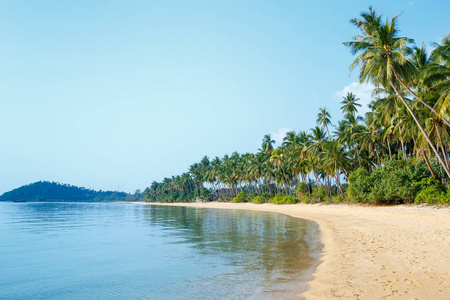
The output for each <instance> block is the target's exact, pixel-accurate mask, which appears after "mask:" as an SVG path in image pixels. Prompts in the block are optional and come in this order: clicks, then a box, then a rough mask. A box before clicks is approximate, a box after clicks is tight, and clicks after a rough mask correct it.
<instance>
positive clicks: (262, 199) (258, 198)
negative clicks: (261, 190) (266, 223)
mask: <svg viewBox="0 0 450 300" xmlns="http://www.w3.org/2000/svg"><path fill="white" fill-rule="evenodd" d="M251 201H252V202H253V203H256V204H262V203H266V202H267V198H265V197H263V196H256V197H254V198H253V199H252V200H251Z"/></svg>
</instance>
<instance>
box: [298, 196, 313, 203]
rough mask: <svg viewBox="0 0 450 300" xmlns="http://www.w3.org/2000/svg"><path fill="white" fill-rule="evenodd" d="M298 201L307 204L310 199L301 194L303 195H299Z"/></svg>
mask: <svg viewBox="0 0 450 300" xmlns="http://www.w3.org/2000/svg"><path fill="white" fill-rule="evenodd" d="M300 202H301V203H305V204H309V203H311V200H310V199H309V198H308V197H306V196H303V197H300Z"/></svg>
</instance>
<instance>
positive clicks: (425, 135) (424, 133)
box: [389, 72, 450, 178]
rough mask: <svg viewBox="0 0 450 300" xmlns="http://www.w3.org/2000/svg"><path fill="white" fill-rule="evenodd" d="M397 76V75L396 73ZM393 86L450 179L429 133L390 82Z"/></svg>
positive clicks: (393, 86) (392, 85)
mask: <svg viewBox="0 0 450 300" xmlns="http://www.w3.org/2000/svg"><path fill="white" fill-rule="evenodd" d="M394 74H395V76H396V77H398V76H397V74H396V73H395V72H394ZM389 83H390V84H391V87H392V88H393V89H394V91H395V92H396V93H397V95H398V96H399V97H400V99H401V100H402V102H403V104H404V105H405V106H406V109H407V110H408V112H409V113H410V114H411V116H412V117H413V119H414V121H415V122H416V124H417V127H419V129H420V131H421V132H422V134H423V135H424V137H425V139H426V140H427V142H428V144H430V147H431V149H433V152H434V154H435V155H436V157H437V159H438V160H439V163H440V165H441V166H442V167H443V168H444V170H445V173H446V174H447V176H448V177H449V178H450V170H449V169H448V168H447V166H446V165H445V163H444V161H443V160H442V158H441V156H440V155H439V152H438V151H437V150H436V147H434V145H433V143H432V142H431V140H430V138H429V137H428V135H427V133H426V132H425V130H424V129H423V127H422V125H421V124H420V122H419V120H417V117H416V115H415V114H414V112H413V111H412V109H411V107H409V105H408V103H407V102H406V100H405V99H404V98H403V96H402V95H401V94H400V93H399V92H398V91H397V88H396V87H395V85H394V84H393V83H392V81H390V82H389Z"/></svg>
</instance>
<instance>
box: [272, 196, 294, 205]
mask: <svg viewBox="0 0 450 300" xmlns="http://www.w3.org/2000/svg"><path fill="white" fill-rule="evenodd" d="M270 202H271V203H274V204H286V203H287V204H293V203H297V202H298V199H297V198H296V197H295V196H292V195H289V196H284V195H276V196H275V197H273V198H272V199H271V200H270Z"/></svg>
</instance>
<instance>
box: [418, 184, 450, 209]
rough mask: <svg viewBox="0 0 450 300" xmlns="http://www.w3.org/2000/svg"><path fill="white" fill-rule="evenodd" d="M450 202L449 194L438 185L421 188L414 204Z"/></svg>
mask: <svg viewBox="0 0 450 300" xmlns="http://www.w3.org/2000/svg"><path fill="white" fill-rule="evenodd" d="M449 202H450V201H449V198H448V197H447V195H446V194H445V193H444V192H443V191H442V190H441V189H440V188H439V187H437V186H436V185H431V186H429V187H427V188H425V189H423V190H421V191H420V192H419V193H418V194H417V196H416V198H415V199H414V204H421V203H427V204H446V203H449Z"/></svg>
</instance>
